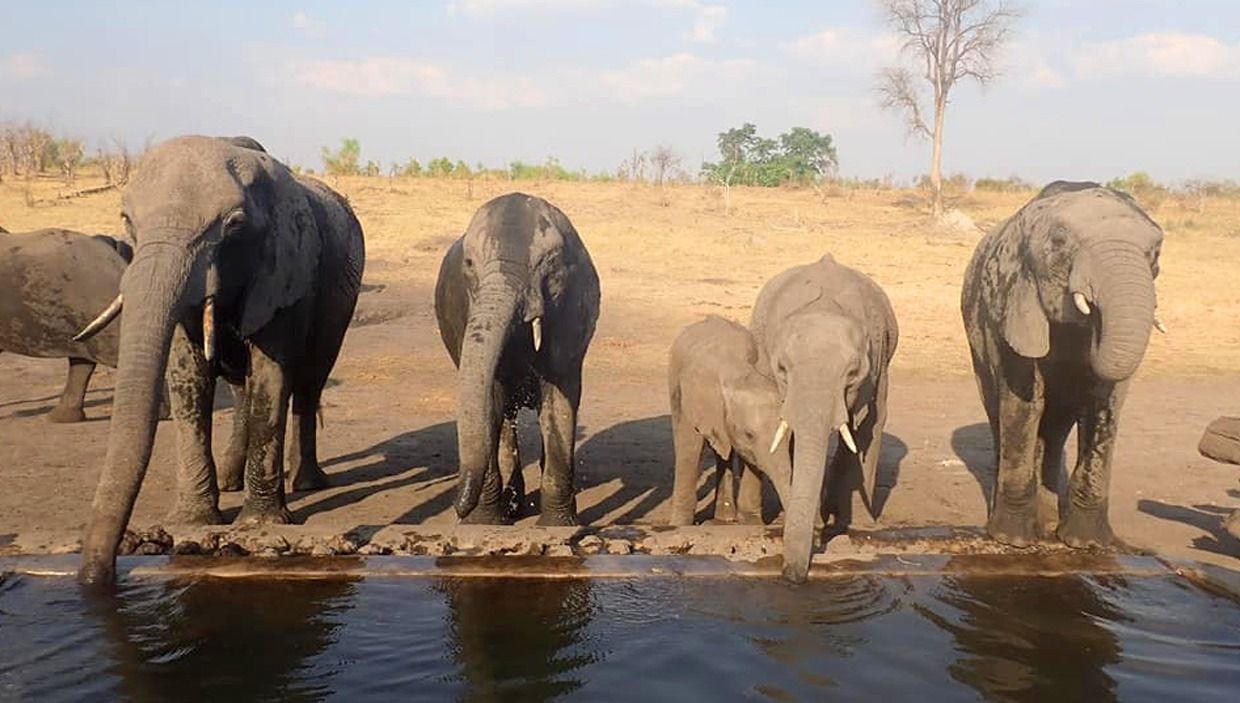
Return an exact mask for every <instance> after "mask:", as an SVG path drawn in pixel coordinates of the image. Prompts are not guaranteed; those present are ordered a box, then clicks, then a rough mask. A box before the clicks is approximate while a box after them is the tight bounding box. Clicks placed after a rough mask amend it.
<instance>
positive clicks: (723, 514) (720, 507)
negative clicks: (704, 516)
mask: <svg viewBox="0 0 1240 703" xmlns="http://www.w3.org/2000/svg"><path fill="white" fill-rule="evenodd" d="M736 518H737V513H736V503H733V502H732V501H718V502H716V503H715V515H714V518H713V519H712V520H711V522H714V523H716V524H720V525H732V524H734V523H735V522H736Z"/></svg>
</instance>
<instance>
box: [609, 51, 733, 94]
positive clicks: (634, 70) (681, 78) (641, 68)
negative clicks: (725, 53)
mask: <svg viewBox="0 0 1240 703" xmlns="http://www.w3.org/2000/svg"><path fill="white" fill-rule="evenodd" d="M754 66H755V64H754V62H753V61H750V60H747V59H728V60H723V61H713V60H708V59H703V58H701V57H699V56H696V55H694V54H691V53H687V52H682V53H679V54H672V55H671V56H664V57H660V58H652V59H640V60H638V61H634V62H633V63H631V64H629V65H628V66H626V67H624V68H622V69H619V70H613V71H604V72H603V73H601V74H600V75H599V76H598V77H597V79H596V82H597V85H598V86H599V87H601V88H603V89H604V91H605V95H606V96H610V97H611V98H613V99H616V100H619V101H620V102H627V103H633V102H640V101H643V100H647V99H652V98H668V97H675V96H677V95H681V94H683V93H687V92H689V91H690V90H691V89H692V88H693V87H694V86H695V85H697V84H699V83H702V82H705V81H709V82H710V83H711V84H712V85H717V84H719V83H722V82H725V81H726V80H728V79H731V78H735V77H737V76H739V75H743V74H746V73H748V72H749V71H750V70H751V69H753V68H754Z"/></svg>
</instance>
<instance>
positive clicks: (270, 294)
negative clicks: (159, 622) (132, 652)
mask: <svg viewBox="0 0 1240 703" xmlns="http://www.w3.org/2000/svg"><path fill="white" fill-rule="evenodd" d="M122 221H123V222H124V224H125V226H126V229H127V230H128V232H129V235H130V236H131V238H132V239H133V240H134V241H135V242H136V248H135V251H134V257H133V262H132V263H131V264H130V265H129V268H127V269H126V270H125V274H124V276H123V277H122V279H121V294H120V295H118V296H117V298H116V300H115V301H113V304H112V305H110V306H109V307H108V309H107V310H105V311H104V312H103V314H101V315H100V317H99V318H98V319H96V320H95V321H94V322H92V323H91V324H90V325H89V326H88V327H87V329H85V330H83V333H82V334H83V335H84V336H86V335H89V334H92V333H94V332H96V331H98V330H99V329H102V328H103V327H106V326H107V324H108V323H109V322H110V321H111V319H112V318H113V317H115V316H116V314H117V313H118V312H119V311H120V309H121V307H122V306H124V307H125V308H126V309H127V312H126V314H125V315H124V319H123V322H122V325H121V329H120V357H119V361H120V367H119V370H118V376H117V382H116V391H115V400H114V401H113V412H112V423H111V426H110V428H109V436H108V448H107V454H106V457H105V459H104V466H103V471H102V472H101V475H100V478H99V484H98V488H97V489H96V493H95V499H94V503H93V505H92V509H91V516H90V520H89V523H88V526H87V530H86V536H85V539H84V542H83V562H82V567H81V570H80V572H79V578H80V579H81V580H82V581H84V582H87V583H105V584H106V583H111V582H113V581H114V579H115V561H116V549H117V544H118V542H119V541H120V538H121V535H122V533H123V532H124V529H125V526H126V524H127V523H128V521H129V517H130V515H131V513H132V510H133V504H134V500H135V498H136V497H137V494H138V490H139V488H140V487H141V484H142V479H143V476H144V475H145V473H146V468H147V465H148V463H149V461H150V457H151V447H152V443H153V441H154V434H155V423H154V407H155V400H154V391H155V389H156V388H157V387H158V385H159V380H160V378H161V377H162V376H163V375H164V372H165V369H166V370H167V377H168V384H169V388H170V391H171V395H172V410H173V419H174V421H175V424H176V428H177V440H178V454H179V468H178V491H177V492H178V495H177V501H176V505H175V507H174V508H173V511H172V514H171V515H170V517H169V520H170V521H172V522H180V523H199V524H202V523H207V524H210V523H219V522H222V518H221V515H220V512H219V507H218V506H219V489H218V487H217V472H216V466H215V462H214V459H213V457H212V456H211V410H212V403H211V401H212V398H213V396H214V390H215V382H216V379H217V378H218V377H221V376H222V377H223V378H225V379H226V380H227V381H228V382H229V383H230V384H233V385H234V386H237V385H243V386H244V393H243V394H241V399H242V403H241V405H240V407H238V408H237V410H236V413H237V416H238V422H240V423H241V424H242V426H243V429H244V435H243V437H244V441H243V442H235V443H234V446H233V447H230V451H229V453H228V457H227V459H226V464H225V466H224V468H223V470H222V471H221V472H220V475H219V476H218V484H219V485H223V486H225V487H229V486H232V487H235V486H236V484H238V483H240V481H239V478H240V475H239V474H240V473H241V471H242V470H243V471H244V483H245V488H246V498H245V502H244V505H243V506H242V509H241V513H240V514H239V515H238V516H237V521H238V522H241V523H288V522H290V521H291V520H292V516H291V514H290V513H289V511H288V507H287V505H286V503H285V494H284V490H285V487H284V437H285V424H286V420H287V418H288V411H289V401H290V398H291V400H292V415H293V421H294V423H295V425H296V431H295V432H294V434H293V438H292V440H291V444H292V446H291V448H290V452H289V454H290V469H291V471H290V473H291V475H292V482H291V483H292V486H293V488H294V490H298V489H308V488H313V487H316V486H321V485H324V484H325V482H326V481H325V479H326V477H325V475H324V474H323V472H322V469H321V468H320V467H319V465H318V459H317V447H316V442H317V437H316V434H315V430H316V425H315V419H316V418H315V415H316V412H317V410H318V406H319V398H320V395H321V393H322V389H323V386H324V384H325V383H326V381H327V377H328V374H329V373H330V371H331V369H332V366H333V365H334V364H335V361H336V357H337V355H338V353H339V351H340V346H341V344H342V342H343V339H344V334H345V331H346V329H347V328H348V325H349V321H350V319H351V318H352V315H353V309H354V307H355V305H356V303H357V296H358V291H359V289H360V286H361V279H362V272H363V267H364V262H365V245H364V242H363V235H362V229H361V225H360V224H359V223H358V221H357V218H356V216H355V215H354V214H353V211H352V209H351V208H350V207H349V204H348V202H347V201H346V200H345V199H344V197H343V196H341V195H339V194H338V193H336V192H335V191H333V190H331V189H330V188H328V187H327V186H326V185H324V184H322V183H320V182H318V181H316V180H313V179H310V178H305V177H301V176H297V175H294V174H293V173H292V172H291V171H290V170H289V169H288V168H287V167H286V166H285V165H284V164H282V163H280V162H279V161H277V160H276V159H273V158H272V157H271V156H270V155H268V154H267V153H266V152H265V151H263V150H261V146H260V145H258V143H257V142H254V141H253V140H251V139H248V138H232V139H220V138H213V137H205V136H183V137H177V138H173V139H170V140H168V141H166V142H163V143H162V144H159V145H157V146H156V147H154V148H153V149H151V150H150V151H149V152H148V153H147V154H146V155H145V156H144V157H143V159H142V161H141V163H140V164H139V168H138V171H137V174H136V176H134V177H133V178H132V179H131V181H130V183H129V185H128V186H127V187H126V188H125V191H124V194H123V196H122ZM237 445H239V446H237Z"/></svg>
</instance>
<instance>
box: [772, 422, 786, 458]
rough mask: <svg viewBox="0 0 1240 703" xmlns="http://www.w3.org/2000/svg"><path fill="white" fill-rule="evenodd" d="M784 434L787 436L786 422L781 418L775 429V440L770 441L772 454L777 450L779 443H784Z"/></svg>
mask: <svg viewBox="0 0 1240 703" xmlns="http://www.w3.org/2000/svg"><path fill="white" fill-rule="evenodd" d="M786 434H788V421H787V420H784V419H782V418H781V419H780V420H779V427H776V428H775V439H773V440H771V453H772V454H774V453H775V450H776V449H778V448H779V443H780V442H782V441H784V435H786Z"/></svg>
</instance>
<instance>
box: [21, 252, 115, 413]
mask: <svg viewBox="0 0 1240 703" xmlns="http://www.w3.org/2000/svg"><path fill="white" fill-rule="evenodd" d="M132 257H133V250H132V249H131V248H130V246H129V245H128V244H127V243H125V242H123V241H120V240H118V239H114V238H112V237H108V236H106V235H93V236H92V235H88V234H81V233H79V232H72V231H69V230H64V229H43V230H38V231H35V232H29V233H25V234H15V235H12V236H7V237H4V238H3V239H0V351H7V352H12V353H15V354H21V355H24V356H34V357H42V358H50V359H68V360H69V375H68V379H67V380H66V381H65V387H64V391H63V392H62V393H61V394H60V400H59V401H58V402H57V403H56V407H55V408H53V409H52V412H51V413H50V414H49V415H48V419H49V420H51V421H52V422H81V421H82V420H85V419H86V414H85V412H84V411H83V409H82V405H83V401H84V399H85V396H86V387H87V385H88V384H89V383H90V377H91V374H92V373H94V371H95V365H96V364H103V365H104V366H109V367H112V368H115V367H116V360H117V353H118V347H119V345H120V335H119V334H118V333H117V331H116V330H115V329H110V330H106V331H104V332H103V333H102V334H99V335H97V336H95V337H94V338H92V339H89V340H84V341H75V340H74V339H73V336H74V334H76V333H77V332H78V330H80V329H82V326H83V325H85V324H86V323H88V322H90V320H91V319H92V318H93V317H94V316H95V315H96V314H98V312H99V310H101V309H103V308H104V307H106V306H107V305H108V301H110V300H112V299H113V298H114V297H116V291H117V290H119V288H120V282H121V274H123V273H124V272H125V266H127V265H128V263H129V260H130V259H131V258H132Z"/></svg>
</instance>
